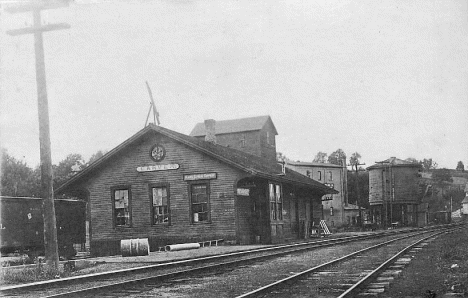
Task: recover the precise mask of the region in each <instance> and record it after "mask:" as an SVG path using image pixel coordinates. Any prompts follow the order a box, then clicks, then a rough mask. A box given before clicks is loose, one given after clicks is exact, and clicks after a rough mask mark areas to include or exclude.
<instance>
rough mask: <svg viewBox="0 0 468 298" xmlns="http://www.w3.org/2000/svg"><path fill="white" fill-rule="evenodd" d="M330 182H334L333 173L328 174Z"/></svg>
mask: <svg viewBox="0 0 468 298" xmlns="http://www.w3.org/2000/svg"><path fill="white" fill-rule="evenodd" d="M328 180H329V181H332V180H333V174H332V172H331V171H329V172H328Z"/></svg>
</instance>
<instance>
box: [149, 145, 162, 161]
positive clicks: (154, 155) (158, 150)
mask: <svg viewBox="0 0 468 298" xmlns="http://www.w3.org/2000/svg"><path fill="white" fill-rule="evenodd" d="M150 156H151V159H152V160H154V161H161V160H163V159H164V157H166V149H165V148H164V146H163V145H160V144H156V145H154V146H153V147H151V150H150Z"/></svg>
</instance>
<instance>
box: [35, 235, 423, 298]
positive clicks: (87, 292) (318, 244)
mask: <svg viewBox="0 0 468 298" xmlns="http://www.w3.org/2000/svg"><path fill="white" fill-rule="evenodd" d="M429 232H430V231H424V232H422V233H429ZM392 235H394V234H392ZM384 236H385V235H384ZM406 237H408V236H406ZM367 238H369V237H365V238H361V239H359V240H365V239H367ZM343 239H344V238H342V239H341V240H343ZM329 240H331V239H329ZM353 240H355V239H351V240H349V239H346V240H343V241H333V242H327V243H323V242H311V243H309V244H310V246H309V247H300V248H292V249H289V250H284V251H278V252H273V253H271V254H267V255H261V256H250V257H247V258H243V259H238V260H232V261H227V262H222V263H217V264H210V265H206V266H201V267H196V268H191V269H186V270H180V271H175V272H170V273H167V274H161V275H155V276H150V277H145V278H137V279H132V280H126V281H122V282H114V283H111V284H107V285H102V286H96V287H90V288H85V289H80V290H75V291H69V292H65V293H59V294H53V295H48V296H43V298H52V297H53V298H57V297H81V296H83V295H90V294H92V293H93V292H100V291H103V290H105V289H109V288H118V287H124V286H126V285H131V284H136V283H145V282H148V281H157V282H162V281H164V280H167V279H170V278H174V277H176V276H179V275H187V274H192V273H195V272H200V271H204V270H213V269H216V268H219V267H226V266H233V265H240V264H243V263H249V262H254V261H259V260H262V259H268V258H273V257H276V256H280V255H284V254H290V253H295V252H300V251H304V250H309V249H315V248H321V247H327V246H333V245H339V244H343V243H348V242H351V241H353ZM261 250H262V252H263V251H267V250H270V249H269V248H266V249H261ZM249 252H250V251H249ZM208 258H209V259H211V257H208Z"/></svg>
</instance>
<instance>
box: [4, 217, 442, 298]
mask: <svg viewBox="0 0 468 298" xmlns="http://www.w3.org/2000/svg"><path fill="white" fill-rule="evenodd" d="M443 227H447V228H448V227H451V225H449V226H447V225H446V226H443ZM435 228H440V227H430V228H428V229H421V228H417V229H410V230H403V231H402V230H398V231H397V230H395V231H393V230H392V231H391V232H388V231H386V232H380V233H369V234H365V235H357V236H347V237H342V238H333V239H326V240H321V241H308V242H302V243H294V244H288V245H281V246H272V247H266V248H260V249H252V250H244V251H239V252H233V253H227V254H222V255H214V256H207V257H201V258H193V259H184V260H179V261H174V262H166V263H159V264H155V265H148V266H142V267H136V268H129V269H120V270H115V271H110V272H102V273H93V274H88V275H83V276H75V277H69V278H62V279H58V280H51V281H40V282H35V283H30V284H23V285H15V286H9V287H3V288H0V293H2V294H6V293H9V292H13V294H15V292H18V291H27V290H34V289H36V288H41V287H48V286H51V285H59V286H60V285H63V286H66V285H67V284H76V283H79V282H85V281H87V280H90V279H92V280H94V281H95V279H96V278H105V277H112V276H116V275H119V274H128V273H140V272H141V273H144V272H145V271H150V270H154V269H166V268H171V267H177V266H184V265H191V264H196V263H199V262H204V261H212V260H221V259H223V258H229V257H236V256H245V255H249V254H258V253H262V252H270V251H275V250H284V249H288V248H291V249H289V250H284V251H279V252H276V253H274V254H269V255H264V256H254V257H250V258H246V259H244V262H247V261H253V260H255V259H257V260H259V259H263V258H269V257H274V256H277V255H283V254H288V253H294V252H299V251H301V250H308V249H315V248H319V247H326V246H332V245H339V244H342V243H346V242H352V241H357V240H365V239H368V238H379V237H385V236H390V235H395V234H399V233H411V232H414V231H422V232H423V233H427V232H430V231H432V230H433V229H435ZM222 264H224V263H222ZM199 268H202V267H199ZM204 269H207V268H202V269H200V270H204ZM132 282H136V280H133V281H132ZM51 297H53V296H51ZM57 297H58V296H57Z"/></svg>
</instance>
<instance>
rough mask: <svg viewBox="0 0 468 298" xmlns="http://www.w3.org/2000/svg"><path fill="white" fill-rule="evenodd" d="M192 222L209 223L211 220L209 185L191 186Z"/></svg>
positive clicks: (198, 184)
mask: <svg viewBox="0 0 468 298" xmlns="http://www.w3.org/2000/svg"><path fill="white" fill-rule="evenodd" d="M190 200H191V202H190V204H191V210H190V211H191V215H190V217H191V221H192V223H197V222H208V221H209V220H210V210H209V207H210V204H209V187H208V183H197V184H191V185H190Z"/></svg>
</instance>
